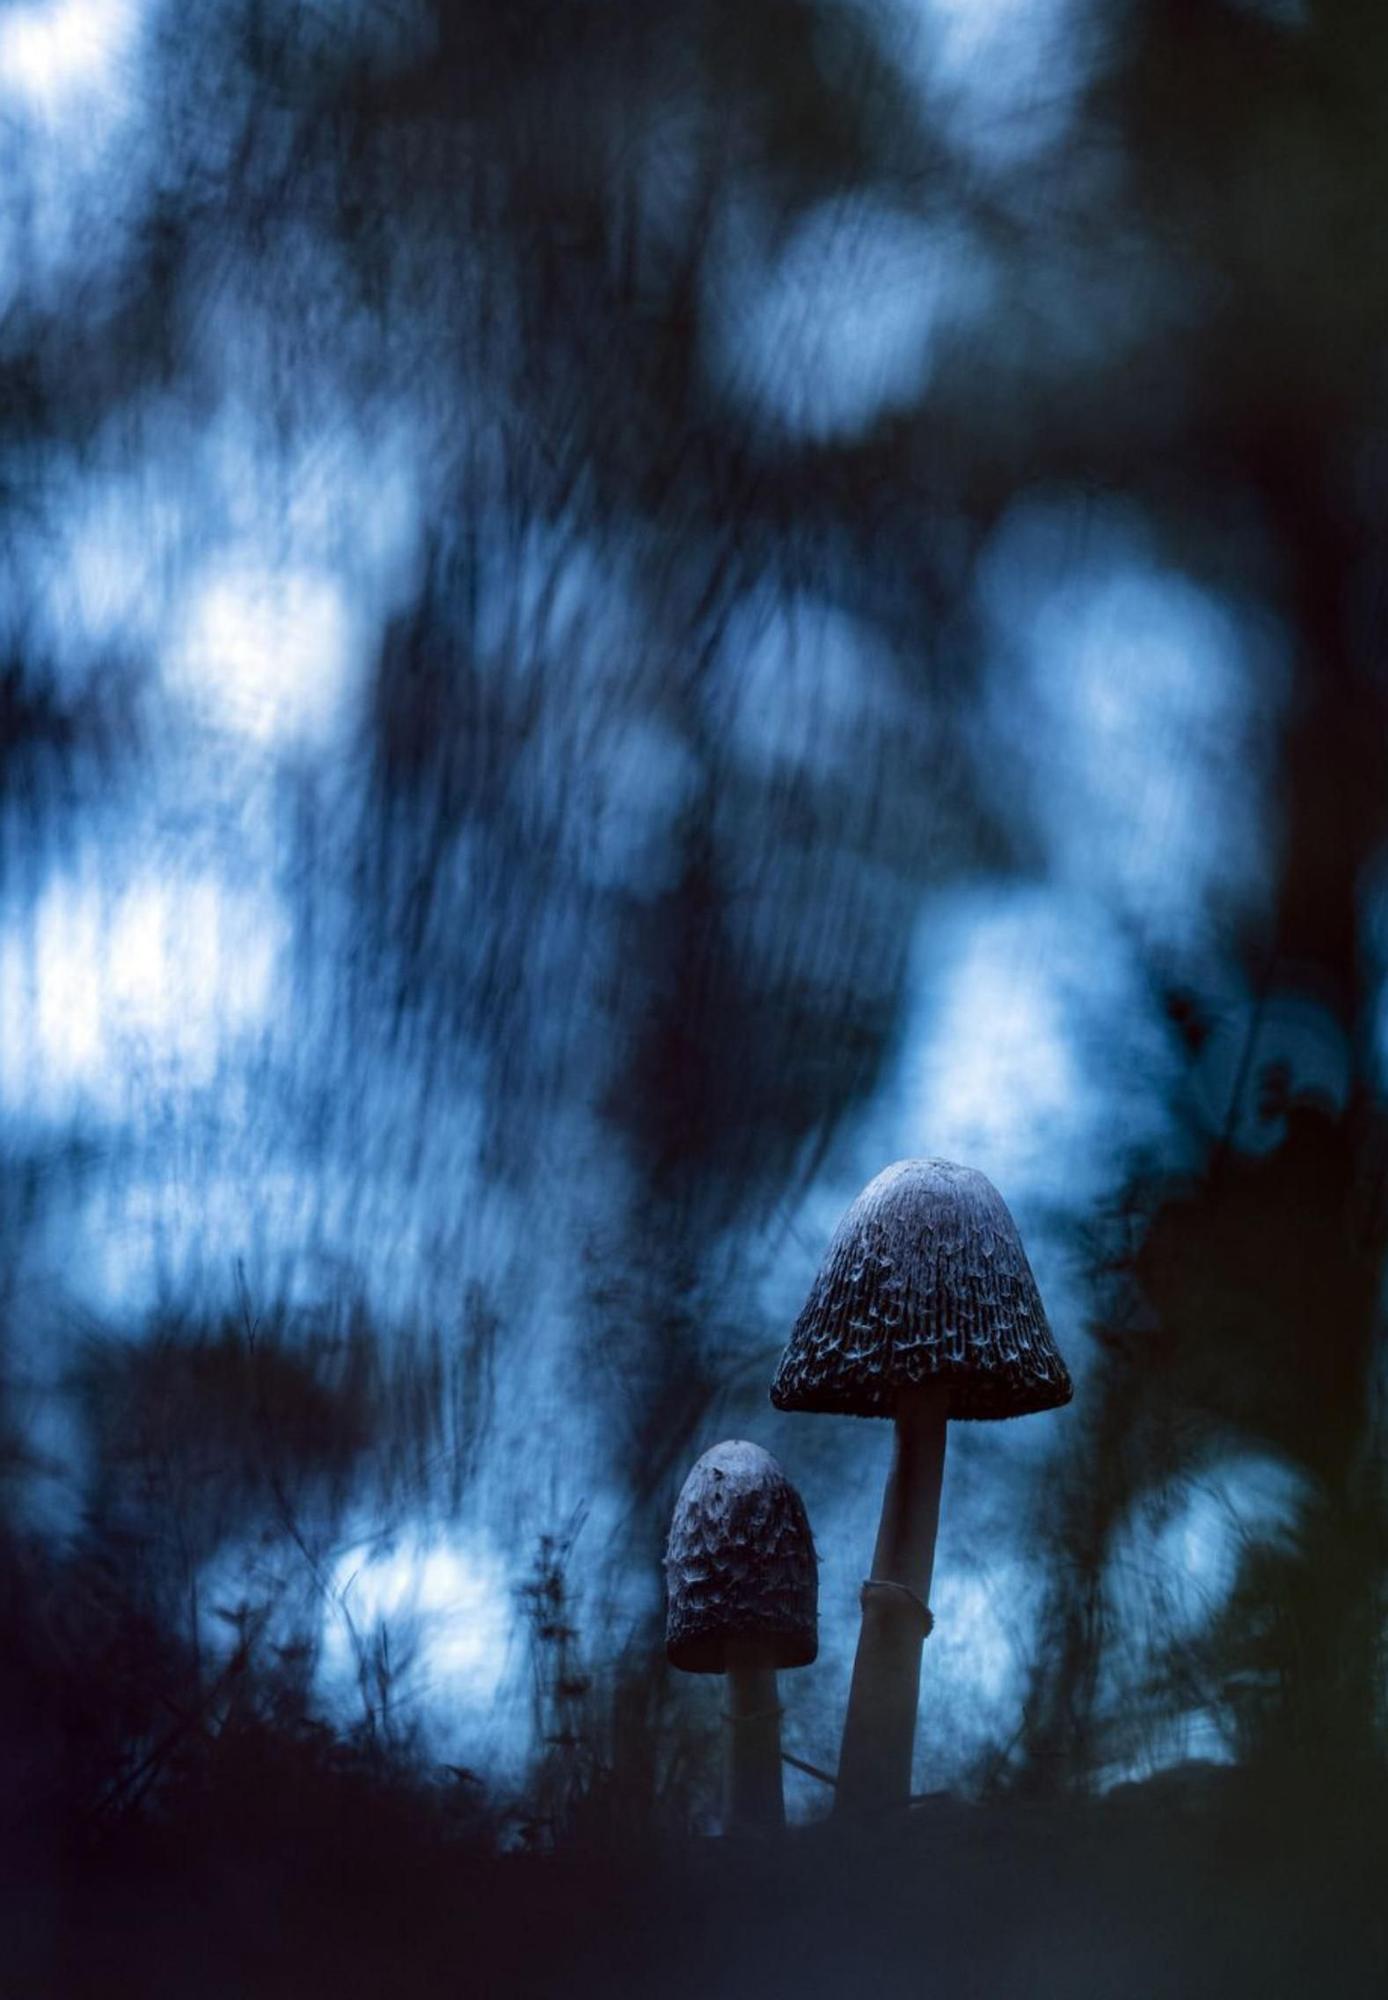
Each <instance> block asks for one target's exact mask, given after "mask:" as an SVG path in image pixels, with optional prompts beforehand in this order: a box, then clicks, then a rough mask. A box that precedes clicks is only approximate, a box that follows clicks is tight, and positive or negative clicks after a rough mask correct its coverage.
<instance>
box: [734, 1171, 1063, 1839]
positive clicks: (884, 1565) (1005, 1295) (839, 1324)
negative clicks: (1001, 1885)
mask: <svg viewBox="0 0 1388 2000" xmlns="http://www.w3.org/2000/svg"><path fill="white" fill-rule="evenodd" d="M1071 1393H1072V1392H1071V1385H1070V1377H1069V1374H1068V1373H1067V1371H1066V1367H1065V1363H1064V1362H1063V1361H1062V1360H1061V1358H1060V1354H1059V1352H1058V1350H1057V1348H1056V1345H1055V1342H1054V1340H1053V1339H1052V1337H1051V1330H1050V1327H1049V1325H1048V1324H1047V1320H1046V1313H1045V1308H1044V1307H1043V1306H1042V1303H1041V1297H1040V1294H1039V1292H1038V1291H1037V1289H1036V1280H1035V1278H1034V1277H1033V1276H1032V1272H1031V1266H1030V1265H1029V1264H1028V1262H1027V1258H1026V1252H1025V1251H1024V1250H1023V1248H1022V1242H1021V1238H1020V1237H1019V1236H1018V1234H1017V1226H1016V1224H1015V1223H1014V1222H1013V1220H1012V1217H1011V1215H1010V1214H1009V1213H1008V1209H1007V1204H1006V1203H1005V1202H1004V1201H1003V1198H1002V1196H1001V1195H1000V1194H999V1193H998V1191H997V1189H996V1188H995V1187H994V1186H993V1185H992V1183H991V1181H988V1180H986V1179H985V1178H984V1176H983V1175H982V1174H980V1173H977V1172H976V1171H975V1170H974V1169H973V1168H972V1167H958V1166H954V1165H951V1164H950V1162H948V1161H946V1160H899V1161H897V1163H896V1165H895V1166H891V1167H888V1168H886V1170H885V1171H884V1172H882V1173H880V1174H879V1175H878V1176H877V1178H876V1180H874V1181H871V1182H870V1183H869V1184H868V1186H867V1187H866V1188H864V1189H863V1192H862V1193H861V1194H860V1195H859V1196H858V1199H857V1200H856V1201H855V1202H854V1204H853V1206H852V1207H851V1208H850V1209H849V1211H848V1213H847V1215H845V1216H844V1218H843V1220H842V1222H841V1223H840V1224H839V1226H838V1229H837V1230H836V1231H835V1233H834V1238H833V1241H832V1242H831V1244H830V1245H829V1250H828V1253H827V1255H826V1256H825V1259H824V1262H823V1264H822V1266H821V1267H820V1270H819V1274H818V1276H817V1277H816V1279H815V1282H814V1285H813V1287H812V1289H811V1292H810V1296H809V1299H808V1300H807V1301H806V1304H805V1307H804V1310H803V1311H802V1312H801V1314H800V1317H799V1319H798V1320H797V1321H796V1323H795V1328H794V1331H793V1332H792V1334H791V1337H790V1343H789V1345H788V1346H787V1348H786V1351H785V1353H784V1354H783V1355H782V1357H781V1363H780V1367H779V1368H778V1369H777V1371H776V1379H775V1381H774V1382H773V1384H772V1387H771V1400H772V1402H773V1403H774V1404H775V1405H776V1407H777V1408H778V1409H781V1410H812V1411H835V1412H839V1413H842V1414H844V1415H848V1416H863V1417H890V1418H891V1419H892V1422H893V1430H894V1439H893V1452H892V1464H891V1470H890V1472H889V1474H888V1476H887V1486H886V1491H885V1493H884V1495H883V1499H882V1516H881V1521H880V1524H879V1526H878V1530H877V1545H876V1548H875V1549H874V1551H873V1558H872V1572H871V1575H870V1576H869V1577H868V1578H867V1580H866V1582H865V1584H864V1587H863V1590H862V1592H861V1595H860V1603H861V1609H862V1628H861V1631H860V1633H859V1637H858V1652H857V1657H856V1659H855V1661H854V1665H853V1681H852V1685H851V1688H850V1690H849V1697H848V1712H847V1716H846V1718H845V1721H844V1732H843V1748H842V1753H841V1755H840V1758H839V1773H838V1787H837V1791H836V1794H835V1811H836V1812H854V1811H876V1810H881V1809H884V1808H887V1807H892V1806H904V1805H906V1804H907V1802H908V1800H909V1798H910V1793H911V1755H912V1749H913V1745H914V1741H915V1731H916V1710H917V1707H918V1704H919V1698H920V1662H921V1649H922V1646H923V1644H924V1641H925V1637H926V1634H927V1633H928V1632H929V1631H930V1630H931V1627H932V1626H933V1623H934V1619H933V1617H932V1615H931V1613H930V1610H929V1603H928V1600H929V1596H930V1581H931V1575H932V1572H933V1570H934V1563H935V1538H936V1534H937V1532H938V1528H939V1518H940V1490H941V1485H942V1482H943V1478H944V1466H945V1437H946V1428H947V1424H948V1420H949V1419H950V1418H955V1419H960V1418H963V1419H969V1418H1001V1417H1015V1416H1022V1415H1024V1414H1026V1413H1027V1412H1028V1411H1032V1410H1048V1409H1054V1408H1056V1407H1058V1406H1059V1405H1060V1404H1062V1403H1067V1402H1069V1400H1070V1396H1071Z"/></svg>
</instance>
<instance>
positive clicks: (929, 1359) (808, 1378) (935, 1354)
mask: <svg viewBox="0 0 1388 2000" xmlns="http://www.w3.org/2000/svg"><path fill="white" fill-rule="evenodd" d="M930 1381H944V1382H948V1383H949V1385H950V1404H949V1414H950V1416H951V1417H1020V1416H1025V1415H1027V1414H1028V1413H1029V1412H1030V1411H1032V1410H1052V1409H1055V1408H1057V1407H1058V1406H1059V1405H1060V1404H1061V1403H1068V1402H1069V1400H1070V1397H1071V1394H1072V1393H1073V1391H1072V1388H1071V1383H1070V1376H1069V1373H1068V1371H1067V1369H1066V1366H1065V1363H1064V1362H1063V1361H1062V1360H1061V1358H1060V1353H1059V1350H1058V1349H1057V1347H1056V1344H1055V1341H1054V1340H1053V1339H1052V1337H1051V1329H1050V1327H1049V1325H1048V1324H1047V1321H1046V1311H1045V1307H1044V1306H1043V1305H1042V1303H1041V1295H1040V1293H1039V1292H1038V1291H1037V1289H1036V1280H1035V1278H1034V1277H1033V1276H1032V1273H1031V1266H1030V1264H1028V1262H1027V1257H1026V1252H1025V1250H1023V1248H1022V1239H1021V1237H1020V1236H1019V1235H1018V1234H1017V1225H1016V1223H1015V1222H1014V1221H1013V1220H1012V1217H1011V1215H1010V1214H1009V1213H1008V1209H1007V1204H1006V1202H1005V1201H1004V1200H1003V1198H1002V1196H1001V1195H1000V1194H999V1193H998V1191H997V1189H996V1188H995V1187H994V1186H993V1184H992V1182H991V1181H990V1180H987V1179H985V1177H984V1176H983V1175H982V1174H980V1173H978V1172H976V1171H975V1170H974V1168H972V1167H956V1166H953V1165H951V1164H950V1162H949V1161H947V1160H898V1161H897V1163H896V1165H895V1166H891V1167H887V1168H886V1169H885V1170H884V1171H883V1172H882V1173H880V1174H879V1175H878V1176H877V1178H876V1180H874V1181H870V1182H869V1183H868V1185H867V1186H866V1187H865V1188H864V1189H863V1191H862V1193H861V1194H860V1195H859V1196H858V1199H857V1200H856V1201H855V1202H854V1204H853V1206H852V1207H851V1208H850V1209H849V1211H848V1213H847V1215H845V1216H844V1218H843V1221H842V1222H841V1223H840V1224H839V1226H838V1228H837V1230H836V1231H835V1232H834V1240H833V1242H832V1243H831V1244H830V1245H829V1250H828V1254H827V1255H826V1257H825V1259H824V1262H823V1264H822V1265H821V1266H820V1270H819V1275H818V1277H817V1278H816V1279H815V1282H814V1286H813V1288H812V1289H811V1292H810V1296H809V1298H808V1299H807V1300H806V1302H805V1307H804V1310H803V1311H802V1312H801V1314H800V1317H799V1319H798V1320H797V1321H796V1322H795V1328H794V1331H793V1332H792V1334H791V1336H790V1343H789V1345H788V1346H787V1348H786V1351H785V1353H784V1354H783V1355H782V1356H781V1365H780V1367H779V1368H778V1369H777V1371H776V1379H775V1381H774V1382H773V1384H772V1387H771V1400H772V1402H773V1403H774V1404H775V1405H776V1407H777V1409H779V1410H832V1411H838V1412H841V1413H843V1414H845V1415H848V1416H857V1417H889V1416H891V1414H892V1411H893V1406H894V1404H895V1401H896V1395H897V1391H898V1390H900V1389H905V1388H911V1387H915V1386H917V1385H919V1384H921V1383H924V1382H930Z"/></svg>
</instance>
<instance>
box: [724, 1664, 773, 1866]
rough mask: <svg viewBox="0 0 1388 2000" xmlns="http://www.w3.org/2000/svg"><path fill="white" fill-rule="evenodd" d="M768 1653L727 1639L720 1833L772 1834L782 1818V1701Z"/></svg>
mask: <svg viewBox="0 0 1388 2000" xmlns="http://www.w3.org/2000/svg"><path fill="white" fill-rule="evenodd" d="M767 1657H768V1656H767V1649H766V1647H765V1646H763V1645H760V1644H758V1643H757V1642H756V1641H754V1640H730V1641H729V1642H728V1651H727V1680H728V1711H727V1720H726V1726H725V1735H726V1740H727V1777H726V1792H725V1803H724V1815H723V1831H724V1833H730V1834H749V1833H751V1834H759V1833H775V1832H777V1831H779V1829H780V1828H781V1827H783V1826H784V1825H785V1823H786V1809H785V1799H784V1795H783V1793H782V1790H781V1704H780V1699H779V1696H778V1694H777V1689H776V1669H775V1667H773V1666H769V1665H768V1664H767Z"/></svg>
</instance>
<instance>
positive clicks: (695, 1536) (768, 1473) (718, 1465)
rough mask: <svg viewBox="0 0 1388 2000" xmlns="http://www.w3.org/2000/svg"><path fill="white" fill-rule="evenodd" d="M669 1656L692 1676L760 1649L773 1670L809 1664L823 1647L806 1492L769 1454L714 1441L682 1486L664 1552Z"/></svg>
mask: <svg viewBox="0 0 1388 2000" xmlns="http://www.w3.org/2000/svg"><path fill="white" fill-rule="evenodd" d="M665 1579H666V1589H667V1594H668V1606H669V1611H668V1618H667V1623H666V1638H665V1644H666V1652H667V1654H668V1656H669V1659H670V1663H671V1665H672V1666H676V1667H680V1668H683V1670H684V1671H685V1672H686V1673H691V1674H721V1673H726V1672H727V1671H728V1670H729V1666H730V1663H731V1657H732V1653H733V1652H736V1651H737V1650H738V1649H745V1648H746V1647H747V1646H749V1645H751V1646H755V1647H757V1648H758V1649H764V1657H765V1661H766V1664H767V1665H768V1666H770V1667H775V1668H779V1667H807V1666H809V1665H810V1663H811V1661H812V1660H813V1659H814V1658H815V1655H816V1654H817V1653H818V1651H819V1634H818V1622H817V1617H818V1601H819V1582H818V1573H817V1568H816V1558H815V1550H814V1543H813V1541H812V1539H811V1536H810V1524H809V1521H808V1519H807V1518H806V1515H805V1508H804V1503H803V1502H802V1501H801V1498H800V1495H799V1494H798V1493H797V1492H796V1490H795V1488H794V1487H793V1486H792V1485H791V1483H790V1481H789V1480H788V1479H787V1478H786V1475H785V1473H784V1472H783V1471H782V1470H781V1468H780V1466H779V1465H778V1464H777V1463H776V1460H775V1459H774V1458H773V1457H772V1456H771V1454H770V1452H768V1451H763V1450H762V1448H761V1446H760V1445H755V1444H747V1443H745V1442H744V1441H743V1440H741V1439H734V1440H729V1441H727V1442H726V1443H723V1444H716V1445H714V1446H713V1448H712V1450H711V1451H706V1452H705V1453H704V1455H703V1457H702V1458H701V1459H699V1460H698V1462H697V1463H696V1464H695V1466H694V1468H693V1470H692V1471H691V1472H690V1474H689V1477H688V1478H687V1479H686V1480H685V1482H684V1485H683V1487H682V1488H681V1490H680V1496H679V1499H678V1500H677V1501H676V1502H675V1511H674V1516H673V1518H672V1520H671V1523H670V1539H669V1543H668V1545H667V1548H666V1553H665Z"/></svg>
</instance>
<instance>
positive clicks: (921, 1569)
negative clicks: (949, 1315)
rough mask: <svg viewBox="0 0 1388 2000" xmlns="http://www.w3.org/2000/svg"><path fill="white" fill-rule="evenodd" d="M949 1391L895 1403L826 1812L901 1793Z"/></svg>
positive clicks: (887, 1804) (879, 1802)
mask: <svg viewBox="0 0 1388 2000" xmlns="http://www.w3.org/2000/svg"><path fill="white" fill-rule="evenodd" d="M948 1414H949V1390H948V1387H947V1385H945V1384H944V1383H927V1384H924V1385H923V1386H922V1387H920V1388H916V1389H909V1390H905V1391H903V1392H902V1394H901V1395H900V1396H899V1398H898V1400H897V1405H896V1411H895V1418H896V1426H895V1428H896V1437H895V1447H894V1450H893V1453H892V1469H891V1472H890V1473H889V1474H888V1476H887V1490H886V1493H885V1495H884V1496H883V1500H882V1519H881V1523H880V1525H879V1527H878V1530H877V1547H876V1549H875V1550H874V1551H873V1557H872V1575H871V1577H870V1578H869V1579H868V1581H867V1582H866V1583H865V1584H864V1586H863V1593H862V1612H863V1622H862V1628H861V1630H860V1632H859V1634H858V1654H857V1658H856V1659H855V1661H854V1663H853V1683H852V1686H851V1688H850V1689H849V1695H848V1714H847V1717H846V1718H845V1721H844V1729H843V1748H842V1751H841V1752H840V1756H839V1772H838V1791H837V1793H836V1796H835V1810H836V1812H840V1813H863V1812H881V1811H884V1810H887V1809H889V1808H891V1807H894V1806H904V1805H905V1804H906V1803H907V1801H908V1799H909V1798H910V1795H911V1753H912V1750H913V1748H914V1745H915V1738H916V1709H917V1706H918V1704H919V1701H920V1670H921V1648H922V1646H923V1645H924V1643H925V1635H926V1633H927V1632H928V1631H929V1629H930V1614H929V1612H928V1610H927V1609H926V1607H927V1605H928V1603H929V1601H930V1579H931V1575H932V1573H933V1571H934V1567H935V1535H936V1531H937V1530H938V1528H939V1525H940V1486H941V1482H942V1480H943V1478H944V1470H945V1432H946V1429H947V1419H948Z"/></svg>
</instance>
